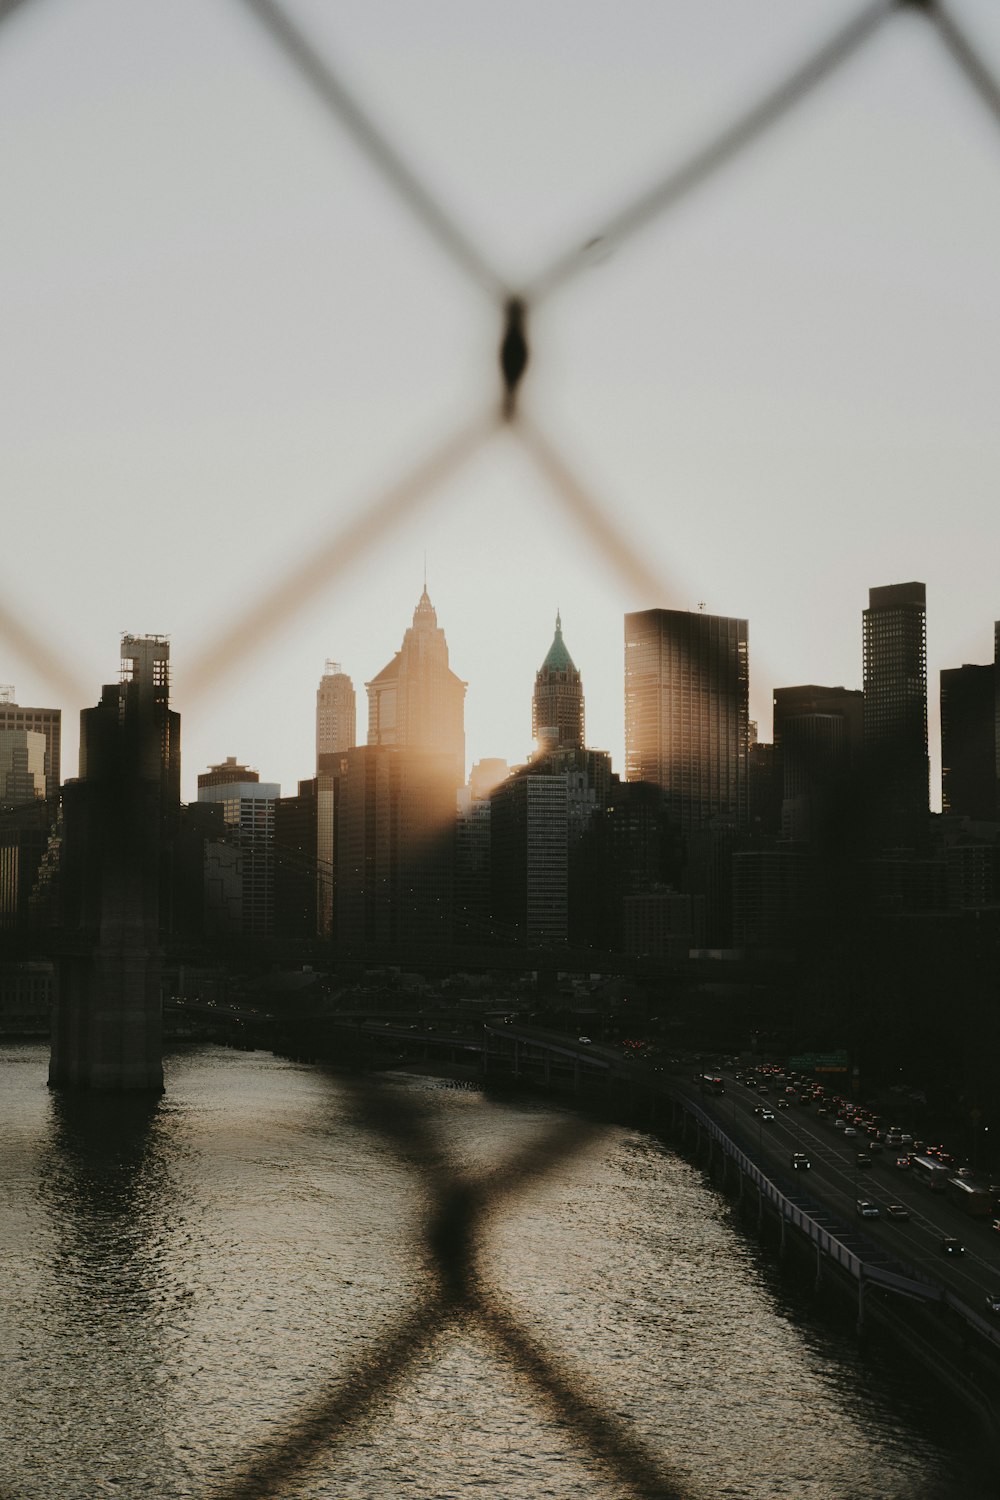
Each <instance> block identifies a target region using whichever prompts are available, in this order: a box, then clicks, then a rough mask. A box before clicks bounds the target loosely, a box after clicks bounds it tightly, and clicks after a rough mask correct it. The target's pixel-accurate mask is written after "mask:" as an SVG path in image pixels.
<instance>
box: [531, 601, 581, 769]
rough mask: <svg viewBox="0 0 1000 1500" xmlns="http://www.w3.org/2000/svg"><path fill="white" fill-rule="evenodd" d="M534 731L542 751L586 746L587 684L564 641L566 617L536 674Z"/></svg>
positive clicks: (557, 627)
mask: <svg viewBox="0 0 1000 1500" xmlns="http://www.w3.org/2000/svg"><path fill="white" fill-rule="evenodd" d="M531 733H532V737H533V738H534V741H535V744H536V746H537V747H538V751H539V753H544V752H545V751H547V750H577V749H582V748H583V683H582V681H581V680H580V673H579V672H578V671H577V669H576V667H575V666H574V665H573V658H572V657H571V656H570V654H569V652H568V651H567V650H566V643H565V641H564V640H563V634H562V620H561V618H560V616H559V615H558V614H557V615H556V633H555V636H554V637H553V640H552V645H551V646H550V647H549V651H548V655H547V656H546V658H545V660H544V661H543V662H542V665H541V666H540V667H539V669H538V671H537V673H536V674H535V691H534V695H533V697H532V700H531Z"/></svg>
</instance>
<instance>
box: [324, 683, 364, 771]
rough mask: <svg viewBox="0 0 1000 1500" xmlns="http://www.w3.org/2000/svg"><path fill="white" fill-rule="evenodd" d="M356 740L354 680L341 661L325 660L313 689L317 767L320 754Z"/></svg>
mask: <svg viewBox="0 0 1000 1500" xmlns="http://www.w3.org/2000/svg"><path fill="white" fill-rule="evenodd" d="M356 743H357V707H356V703H355V696H354V684H353V682H352V681H351V679H350V678H349V677H348V675H347V673H346V672H342V671H341V670H340V663H339V662H337V661H327V663H326V665H325V666H324V668H323V676H322V677H321V678H320V681H319V687H318V688H317V689H316V768H317V770H321V769H322V766H323V762H322V756H324V755H335V754H337V753H338V752H339V751H341V750H353V749H354V746H355V744H356Z"/></svg>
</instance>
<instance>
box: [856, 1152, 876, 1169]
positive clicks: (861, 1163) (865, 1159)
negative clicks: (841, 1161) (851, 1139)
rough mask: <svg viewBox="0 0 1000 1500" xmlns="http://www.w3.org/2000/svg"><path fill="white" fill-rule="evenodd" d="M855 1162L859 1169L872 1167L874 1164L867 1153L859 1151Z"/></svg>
mask: <svg viewBox="0 0 1000 1500" xmlns="http://www.w3.org/2000/svg"><path fill="white" fill-rule="evenodd" d="M854 1162H855V1165H856V1166H858V1167H870V1166H871V1164H872V1159H871V1157H870V1156H869V1155H868V1152H867V1151H859V1152H858V1153H857V1155H856V1156H855V1158H854Z"/></svg>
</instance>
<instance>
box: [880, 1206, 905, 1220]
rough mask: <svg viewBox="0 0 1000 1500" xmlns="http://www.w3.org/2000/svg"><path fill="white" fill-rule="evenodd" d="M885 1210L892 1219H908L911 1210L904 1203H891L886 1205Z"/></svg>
mask: <svg viewBox="0 0 1000 1500" xmlns="http://www.w3.org/2000/svg"><path fill="white" fill-rule="evenodd" d="M885 1211H886V1213H887V1214H888V1215H889V1218H890V1219H908V1218H909V1217H910V1210H909V1209H908V1208H906V1207H904V1205H903V1204H902V1203H889V1204H887V1205H886V1210H885Z"/></svg>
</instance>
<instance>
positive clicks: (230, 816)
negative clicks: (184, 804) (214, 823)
mask: <svg viewBox="0 0 1000 1500" xmlns="http://www.w3.org/2000/svg"><path fill="white" fill-rule="evenodd" d="M220 769H222V768H221V767H219V766H213V767H212V771H211V772H209V773H207V776H206V779H208V776H211V777H212V779H211V781H210V782H209V784H208V785H206V786H203V785H202V784H201V782H202V777H201V776H199V778H198V801H199V802H215V803H218V804H219V805H220V806H221V807H222V818H223V822H224V824H225V827H226V833H227V838H228V841H229V842H230V844H231V845H232V846H233V848H235V849H236V850H238V851H239V854H240V890H241V896H240V913H239V925H240V930H241V931H242V932H243V933H244V935H246V936H248V937H271V936H272V934H273V932H274V862H275V849H274V821H275V805H276V803H277V801H278V798H279V797H280V796H281V787H280V786H279V785H278V783H277V782H276V781H261V779H260V777H259V775H258V774H257V772H256V771H251V772H250V773H249V779H246V780H244V779H243V773H244V772H245V771H246V767H244V766H239V765H235V766H234V767H233V770H232V774H231V776H230V778H229V780H228V781H217V780H215V779H214V773H215V772H217V771H219V770H220Z"/></svg>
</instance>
